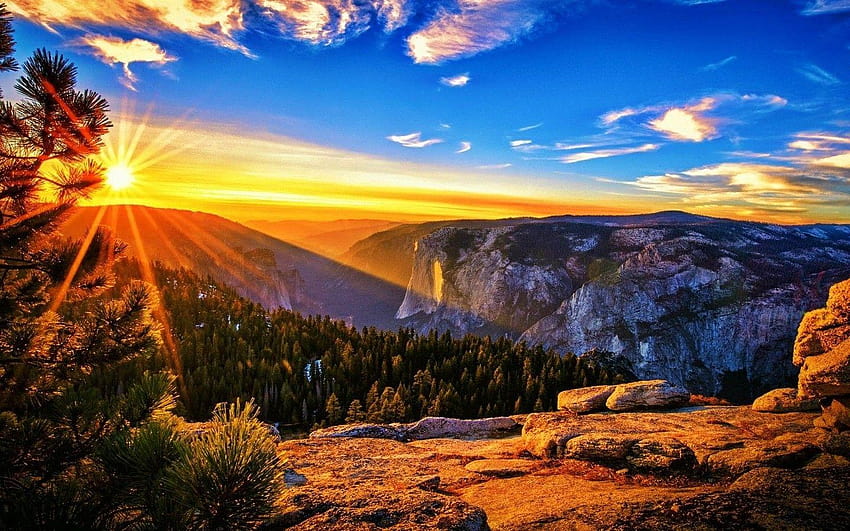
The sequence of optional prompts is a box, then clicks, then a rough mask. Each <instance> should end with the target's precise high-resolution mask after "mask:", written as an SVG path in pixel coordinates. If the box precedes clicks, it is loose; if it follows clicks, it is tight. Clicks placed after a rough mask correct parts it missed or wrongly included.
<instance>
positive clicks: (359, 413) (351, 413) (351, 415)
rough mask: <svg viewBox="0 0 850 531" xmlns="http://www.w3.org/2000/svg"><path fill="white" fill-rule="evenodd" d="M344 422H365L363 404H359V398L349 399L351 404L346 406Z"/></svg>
mask: <svg viewBox="0 0 850 531" xmlns="http://www.w3.org/2000/svg"><path fill="white" fill-rule="evenodd" d="M345 422H346V423H348V424H357V423H359V422H366V413H365V412H364V411H363V406H362V405H361V404H360V400H357V399H356V398H355V399H354V400H352V401H351V405H349V406H348V412H347V413H346V416H345Z"/></svg>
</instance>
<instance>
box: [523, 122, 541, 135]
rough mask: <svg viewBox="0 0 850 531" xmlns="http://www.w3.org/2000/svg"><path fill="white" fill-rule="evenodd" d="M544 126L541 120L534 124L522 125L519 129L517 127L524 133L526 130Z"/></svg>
mask: <svg viewBox="0 0 850 531" xmlns="http://www.w3.org/2000/svg"><path fill="white" fill-rule="evenodd" d="M542 126H543V122H539V123H536V124H532V125H526V126H525V127H520V128H519V129H517V131H518V132H520V133H524V132H526V131H531V130H532V129H537V128H538V127H542Z"/></svg>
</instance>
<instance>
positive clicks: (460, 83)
mask: <svg viewBox="0 0 850 531" xmlns="http://www.w3.org/2000/svg"><path fill="white" fill-rule="evenodd" d="M471 79H472V78H470V77H469V72H466V73H465V74H458V75H456V76H451V77H441V78H440V83H442V84H443V85H445V86H447V87H465V86H466V84H467V83H469V81H470V80H471Z"/></svg>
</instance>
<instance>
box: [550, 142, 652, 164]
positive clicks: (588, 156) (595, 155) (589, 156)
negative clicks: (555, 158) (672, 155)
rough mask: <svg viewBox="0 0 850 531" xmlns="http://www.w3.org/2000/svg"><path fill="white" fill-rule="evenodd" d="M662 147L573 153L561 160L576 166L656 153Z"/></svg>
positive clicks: (638, 147) (650, 145) (645, 145)
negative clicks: (594, 160)
mask: <svg viewBox="0 0 850 531" xmlns="http://www.w3.org/2000/svg"><path fill="white" fill-rule="evenodd" d="M660 147H661V146H660V145H658V144H643V145H642V146H636V147H625V148H617V149H600V150H598V151H583V152H580V153H573V154H570V155H567V156H565V157H562V158H561V159H560V160H561V162H563V163H565V164H575V163H576V162H584V161H586V160H593V159H604V158H608V157H618V156H621V155H631V154H633V153H645V152H647V151H655V150H657V149H658V148H660Z"/></svg>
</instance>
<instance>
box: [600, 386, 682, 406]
mask: <svg viewBox="0 0 850 531" xmlns="http://www.w3.org/2000/svg"><path fill="white" fill-rule="evenodd" d="M690 397H691V394H690V393H689V392H688V391H687V390H686V389H684V388H682V387H679V386H677V385H673V384H671V383H670V382H668V381H667V380H644V381H640V382H632V383H627V384H620V385H618V386H616V387H615V388H614V392H613V393H611V396H609V397H608V400H606V401H605V405H606V406H607V407H608V409H610V410H612V411H632V410H636V409H672V408H677V407H681V406H684V405H685V404H687V403H688V400H690Z"/></svg>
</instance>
